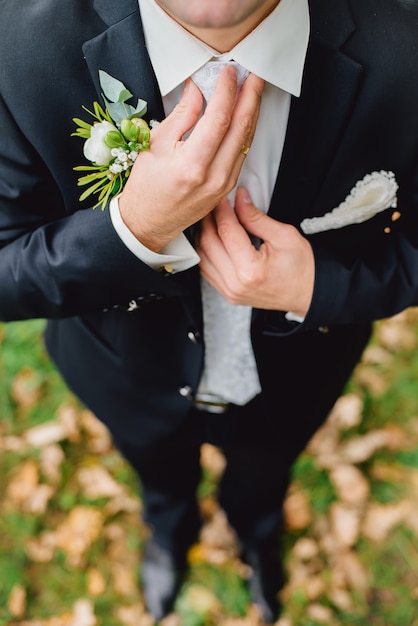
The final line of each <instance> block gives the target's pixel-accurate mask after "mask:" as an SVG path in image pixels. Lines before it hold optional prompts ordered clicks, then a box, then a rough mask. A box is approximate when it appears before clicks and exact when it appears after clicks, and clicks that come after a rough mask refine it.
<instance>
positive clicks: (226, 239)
mask: <svg viewBox="0 0 418 626" xmlns="http://www.w3.org/2000/svg"><path fill="white" fill-rule="evenodd" d="M213 218H214V220H215V223H216V229H217V233H218V237H219V241H220V243H221V245H222V247H223V249H224V250H225V252H226V254H227V255H228V257H229V258H230V259H231V260H232V263H233V265H234V266H237V267H240V266H242V263H243V262H244V260H245V262H246V263H247V262H248V261H250V262H252V260H253V259H254V260H255V258H256V256H257V252H256V250H255V248H254V246H253V244H252V242H251V239H250V236H249V232H247V230H246V229H245V227H244V226H243V224H241V223H240V221H239V219H238V216H237V214H236V212H235V210H234V209H233V208H232V207H231V205H230V204H229V202H228V204H226V203H224V202H223V201H222V202H220V203H219V205H218V206H217V207H216V209H214V211H213Z"/></svg>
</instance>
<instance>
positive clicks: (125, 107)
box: [106, 100, 134, 124]
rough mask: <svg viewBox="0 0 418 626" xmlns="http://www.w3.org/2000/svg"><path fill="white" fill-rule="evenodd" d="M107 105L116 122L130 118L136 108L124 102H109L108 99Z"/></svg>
mask: <svg viewBox="0 0 418 626" xmlns="http://www.w3.org/2000/svg"><path fill="white" fill-rule="evenodd" d="M106 106H107V110H108V111H109V113H110V116H111V118H112V119H113V120H114V122H116V124H120V122H121V121H122V120H124V119H126V118H128V117H129V116H130V115H132V113H133V112H134V108H133V107H132V106H131V105H130V104H125V103H123V102H109V101H108V100H106Z"/></svg>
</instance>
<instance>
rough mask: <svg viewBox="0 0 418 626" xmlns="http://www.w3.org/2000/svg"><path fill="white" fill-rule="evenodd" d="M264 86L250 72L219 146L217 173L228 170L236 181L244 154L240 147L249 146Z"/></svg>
mask: <svg viewBox="0 0 418 626" xmlns="http://www.w3.org/2000/svg"><path fill="white" fill-rule="evenodd" d="M263 86H264V81H262V80H261V79H260V78H258V76H255V75H254V74H250V75H249V76H248V78H247V80H246V81H245V83H244V85H243V88H242V89H241V91H240V94H239V96H238V98H237V102H236V105H235V108H234V111H233V114H232V119H231V124H230V128H229V130H228V133H227V134H226V135H225V137H224V140H223V142H222V144H221V146H220V148H219V151H218V154H217V159H216V163H215V164H214V166H215V167H216V168H217V172H218V175H219V176H221V175H222V173H223V172H227V171H229V172H230V173H231V180H232V181H234V182H235V181H236V180H237V178H238V175H239V173H240V171H241V168H242V165H243V163H244V160H245V157H246V155H245V154H244V153H243V152H242V147H243V146H247V147H248V148H250V146H251V144H252V142H253V139H254V135H255V131H256V127H257V121H258V116H259V112H260V104H261V94H262V90H263Z"/></svg>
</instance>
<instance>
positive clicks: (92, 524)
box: [53, 505, 103, 567]
mask: <svg viewBox="0 0 418 626" xmlns="http://www.w3.org/2000/svg"><path fill="white" fill-rule="evenodd" d="M102 527H103V515H102V513H101V511H100V510H99V509H95V508H93V507H87V506H81V505H79V506H75V507H74V508H73V509H72V510H71V511H70V513H69V514H68V516H67V517H66V518H65V520H64V521H63V522H61V524H60V525H59V526H58V527H57V529H56V531H55V533H53V541H54V545H55V547H57V548H61V550H63V551H64V552H65V553H66V554H67V555H68V557H69V559H70V562H71V563H72V564H73V565H74V566H75V567H77V566H82V565H83V563H84V561H83V557H84V555H85V553H86V551H87V550H88V549H89V548H90V546H91V545H92V543H94V542H95V541H96V539H97V538H98V537H99V536H100V533H101V530H102Z"/></svg>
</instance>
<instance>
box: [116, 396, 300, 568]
mask: <svg viewBox="0 0 418 626" xmlns="http://www.w3.org/2000/svg"><path fill="white" fill-rule="evenodd" d="M263 419H264V418H263V407H262V402H261V399H260V397H257V398H255V399H254V400H253V401H251V402H250V403H249V404H247V405H246V406H244V407H238V406H236V405H231V406H230V407H229V408H228V410H227V411H226V412H225V413H222V414H211V413H207V412H205V411H200V410H198V409H196V408H192V409H191V410H190V412H189V414H188V415H187V418H186V419H185V421H184V423H183V424H182V426H181V428H180V429H178V430H177V431H176V433H175V434H174V435H173V436H172V437H171V438H170V439H167V440H165V441H163V442H161V444H159V445H158V446H154V447H152V448H147V449H146V450H144V449H138V448H136V447H135V446H132V445H131V444H130V443H129V442H126V441H115V445H116V446H117V447H118V448H119V450H120V452H121V453H122V454H123V456H125V458H126V459H127V460H128V462H129V463H130V464H131V465H132V466H133V468H134V469H135V470H136V471H137V473H138V475H139V477H140V481H141V484H142V495H143V502H144V521H145V522H146V523H147V524H148V525H149V527H150V529H151V531H152V533H153V536H154V539H155V540H156V542H157V543H158V544H159V545H160V546H161V547H163V548H166V549H169V550H170V551H172V552H174V553H177V554H178V555H179V558H180V557H181V555H182V554H184V553H185V551H186V550H187V549H188V547H189V546H190V545H191V544H192V543H193V542H194V541H195V539H196V538H197V535H198V532H199V529H200V525H201V520H200V516H199V510H198V504H197V499H196V491H197V488H198V485H199V483H200V480H201V466H200V447H201V444H202V443H204V442H207V443H211V444H213V445H216V446H217V447H219V448H221V450H222V451H223V453H224V455H225V457H226V462H227V465H226V469H225V471H224V473H223V476H222V478H221V481H220V484H219V502H220V504H221V506H222V507H223V509H224V510H225V512H226V515H227V517H228V520H229V522H230V524H231V525H232V527H233V528H234V530H235V531H236V533H237V535H238V538H239V540H240V542H241V543H242V544H243V546H244V547H245V546H246V547H251V546H259V547H261V546H263V545H265V544H268V545H272V542H273V543H275V545H278V538H279V532H280V529H281V525H282V505H283V500H284V497H285V494H286V490H287V487H288V482H289V471H290V467H291V464H292V461H293V460H294V453H293V454H292V455H291V456H290V455H289V454H286V453H285V451H284V448H283V446H281V445H280V441H274V440H273V439H272V437H271V432H269V436H268V437H267V438H266V437H265V435H263V434H262V433H263ZM267 430H268V431H269V429H268V428H267ZM275 432H276V433H277V436H278V438H279V439H280V437H279V432H280V425H278V424H276V427H275Z"/></svg>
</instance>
